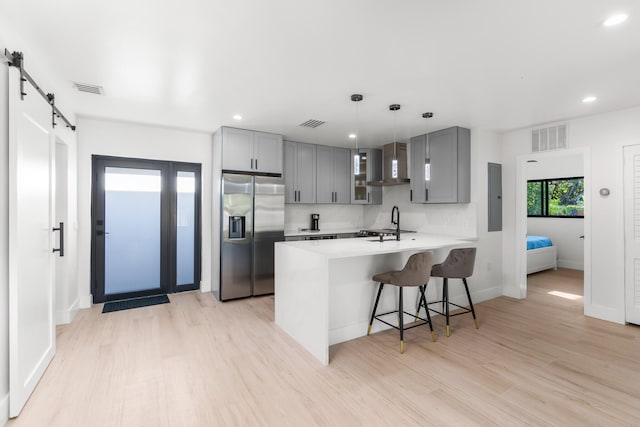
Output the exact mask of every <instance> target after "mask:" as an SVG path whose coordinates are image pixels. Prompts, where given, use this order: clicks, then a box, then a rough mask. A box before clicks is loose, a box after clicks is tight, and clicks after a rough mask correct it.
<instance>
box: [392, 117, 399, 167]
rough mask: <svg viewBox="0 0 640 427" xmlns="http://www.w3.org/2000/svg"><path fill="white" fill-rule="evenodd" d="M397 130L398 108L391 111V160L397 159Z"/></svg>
mask: <svg viewBox="0 0 640 427" xmlns="http://www.w3.org/2000/svg"><path fill="white" fill-rule="evenodd" d="M397 130H398V110H395V111H394V112H393V160H397V159H398V156H397V154H396V146H397V145H398V137H397V135H396V132H397Z"/></svg>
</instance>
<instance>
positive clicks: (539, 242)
mask: <svg viewBox="0 0 640 427" xmlns="http://www.w3.org/2000/svg"><path fill="white" fill-rule="evenodd" d="M547 246H553V243H551V239H549V238H548V237H544V236H527V250H531V249H539V248H546V247H547Z"/></svg>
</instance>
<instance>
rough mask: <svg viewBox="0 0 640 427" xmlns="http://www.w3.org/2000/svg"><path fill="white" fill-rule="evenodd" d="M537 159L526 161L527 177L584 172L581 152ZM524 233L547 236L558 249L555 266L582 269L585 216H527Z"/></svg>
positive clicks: (550, 176)
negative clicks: (583, 217) (534, 161)
mask: <svg viewBox="0 0 640 427" xmlns="http://www.w3.org/2000/svg"><path fill="white" fill-rule="evenodd" d="M556 154H557V156H555V157H545V158H539V159H537V162H536V163H527V164H526V169H527V170H526V175H527V180H532V179H550V178H571V177H576V176H583V175H584V159H583V156H582V155H581V154H569V155H567V154H565V153H564V152H562V151H559V152H557V153H556ZM527 234H531V235H534V236H547V237H549V238H550V239H551V241H552V242H553V244H554V245H555V246H557V250H558V267H562V268H572V269H575V270H583V269H584V240H583V239H581V238H580V236H582V235H584V219H582V218H527Z"/></svg>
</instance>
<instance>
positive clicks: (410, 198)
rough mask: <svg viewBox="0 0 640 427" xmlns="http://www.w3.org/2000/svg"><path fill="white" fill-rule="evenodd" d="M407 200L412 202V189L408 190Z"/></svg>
mask: <svg viewBox="0 0 640 427" xmlns="http://www.w3.org/2000/svg"><path fill="white" fill-rule="evenodd" d="M409 201H410V202H413V190H409Z"/></svg>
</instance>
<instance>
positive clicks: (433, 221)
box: [285, 185, 477, 237]
mask: <svg viewBox="0 0 640 427" xmlns="http://www.w3.org/2000/svg"><path fill="white" fill-rule="evenodd" d="M382 191H383V196H382V200H383V203H382V205H375V206H361V205H293V204H290V205H289V204H288V205H285V231H298V230H299V229H300V228H309V227H310V222H311V220H310V215H311V214H312V213H317V214H320V230H321V231H322V229H323V228H325V229H355V230H358V229H361V228H388V227H391V208H392V207H393V206H394V205H395V206H398V207H399V208H400V226H401V228H402V229H404V230H414V231H418V232H423V233H432V234H444V235H448V236H460V237H476V236H477V206H476V205H475V204H474V203H461V204H438V205H435V204H434V205H423V204H417V203H411V202H410V201H409V186H408V185H399V186H393V187H384V188H383V190H382Z"/></svg>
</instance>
